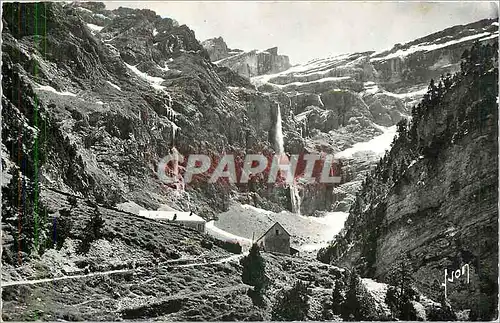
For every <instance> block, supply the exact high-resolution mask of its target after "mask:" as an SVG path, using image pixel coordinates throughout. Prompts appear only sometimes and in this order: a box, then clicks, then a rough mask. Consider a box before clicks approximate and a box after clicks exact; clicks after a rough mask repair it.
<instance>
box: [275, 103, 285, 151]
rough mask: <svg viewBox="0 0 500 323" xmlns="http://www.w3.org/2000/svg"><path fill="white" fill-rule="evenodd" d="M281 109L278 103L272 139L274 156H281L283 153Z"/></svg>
mask: <svg viewBox="0 0 500 323" xmlns="http://www.w3.org/2000/svg"><path fill="white" fill-rule="evenodd" d="M281 122H282V121H281V109H280V104H279V103H278V112H277V114H276V127H275V134H274V139H275V140H276V154H277V155H281V154H284V153H285V147H284V146H285V144H284V141H283V128H282V126H281Z"/></svg>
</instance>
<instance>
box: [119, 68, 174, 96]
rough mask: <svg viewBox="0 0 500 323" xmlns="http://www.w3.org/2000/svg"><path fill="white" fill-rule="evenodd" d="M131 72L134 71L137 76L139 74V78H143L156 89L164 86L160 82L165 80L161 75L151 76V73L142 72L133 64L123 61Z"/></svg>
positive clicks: (161, 88)
mask: <svg viewBox="0 0 500 323" xmlns="http://www.w3.org/2000/svg"><path fill="white" fill-rule="evenodd" d="M124 64H125V65H126V66H127V67H128V68H129V69H130V70H131V71H132V72H134V74H136V75H137V76H139V77H140V78H142V79H143V80H145V81H147V82H148V83H149V84H150V85H151V86H152V87H153V88H155V89H157V90H164V89H165V87H164V86H162V85H161V83H163V81H165V80H164V79H162V78H161V77H156V76H151V75H148V74H146V73H144V72H141V71H140V70H139V69H138V68H137V67H135V66H133V65H129V64H127V63H124Z"/></svg>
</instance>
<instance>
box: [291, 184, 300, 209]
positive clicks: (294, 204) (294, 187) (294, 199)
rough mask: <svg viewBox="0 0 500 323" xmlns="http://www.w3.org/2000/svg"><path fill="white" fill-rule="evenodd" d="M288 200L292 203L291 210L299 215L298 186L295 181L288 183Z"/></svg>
mask: <svg viewBox="0 0 500 323" xmlns="http://www.w3.org/2000/svg"><path fill="white" fill-rule="evenodd" d="M290 202H291V204H292V212H293V213H297V214H298V215H300V203H301V201H300V195H299V187H298V185H297V183H295V181H294V182H293V183H292V184H290Z"/></svg>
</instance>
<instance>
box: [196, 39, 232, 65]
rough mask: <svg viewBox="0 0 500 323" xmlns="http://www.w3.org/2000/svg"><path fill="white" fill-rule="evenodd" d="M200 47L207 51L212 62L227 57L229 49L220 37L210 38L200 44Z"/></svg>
mask: <svg viewBox="0 0 500 323" xmlns="http://www.w3.org/2000/svg"><path fill="white" fill-rule="evenodd" d="M201 45H202V46H203V47H204V48H205V49H206V50H207V52H208V55H209V56H210V60H211V61H212V62H215V61H218V60H221V59H223V58H226V57H228V56H229V55H230V54H229V52H230V49H229V48H228V47H227V44H226V42H225V41H224V39H222V37H217V38H211V39H207V40H204V41H203V42H201Z"/></svg>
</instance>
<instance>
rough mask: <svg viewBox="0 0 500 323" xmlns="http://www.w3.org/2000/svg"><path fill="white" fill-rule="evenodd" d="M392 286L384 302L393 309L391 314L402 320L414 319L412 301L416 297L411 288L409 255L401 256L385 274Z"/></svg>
mask: <svg viewBox="0 0 500 323" xmlns="http://www.w3.org/2000/svg"><path fill="white" fill-rule="evenodd" d="M387 281H388V282H389V284H391V285H392V288H390V290H389V291H388V292H387V296H386V302H387V304H389V306H390V307H391V308H392V310H393V315H394V316H395V317H397V318H399V319H402V320H415V319H416V313H415V310H414V308H413V305H412V303H411V302H412V301H414V300H417V299H418V294H417V293H416V291H415V289H414V288H413V278H412V276H411V263H410V260H409V256H408V255H405V256H401V257H400V260H399V262H398V264H397V265H396V266H395V267H394V268H393V269H392V270H391V271H390V272H389V274H388V275H387Z"/></svg>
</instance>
